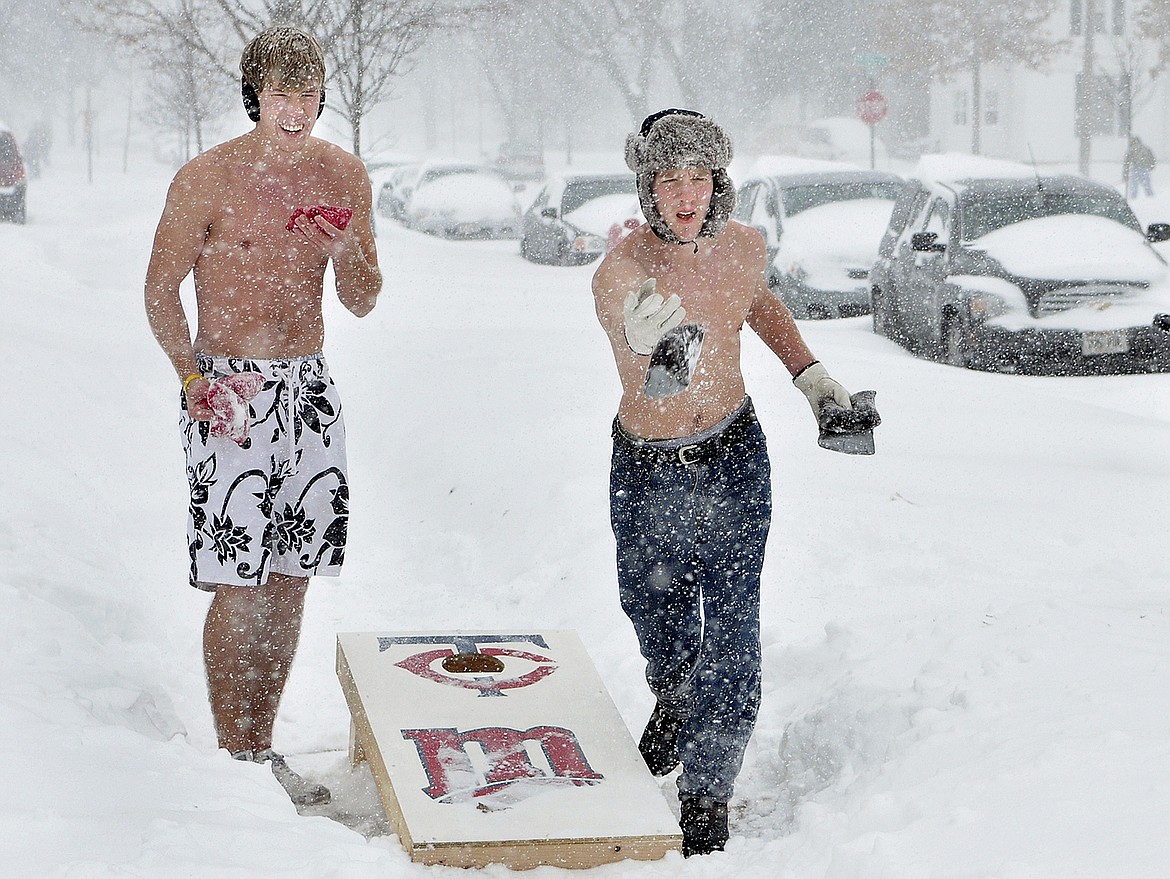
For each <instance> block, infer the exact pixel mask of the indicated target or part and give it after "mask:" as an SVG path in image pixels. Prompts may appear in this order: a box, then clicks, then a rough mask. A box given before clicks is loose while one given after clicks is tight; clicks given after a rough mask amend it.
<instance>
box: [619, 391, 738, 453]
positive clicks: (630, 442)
mask: <svg viewBox="0 0 1170 879" xmlns="http://www.w3.org/2000/svg"><path fill="white" fill-rule="evenodd" d="M755 424H756V411H755V409H753V408H752V404H751V401H748V403H747V405H745V406H744V407H743V411H742V412H740V413H739V414H738V415H737V416H735V418H733V419H732V421H731V423H730V424H728V425H727V427H725V428H723V430H721V431H719V433H717V434H715V435H714V436H709V437H707V439H705V440H700V441H699V442H697V443H691V444H689V445H680V446H676V445H669V446H662V445H658V444H656V443H653V442H650V441H647V440H640V439H637V438H635V437H633V436H631V435H630V434H629V433H627V432H626V430H625V428H623V427H622V426H621V423H620V422H619V421H618V420H617V419H616V418H615V419H614V420H613V441H614V444H615V445H617V446H619V447H620V448H622V449H624V450H625V451H626V452H628V453H629V454H631V455H633V456H634V458H636V459H637V460H638V461H639V462H641V463H644V464H648V465H654V464H683V465H690V464H706V463H708V462H709V461H714V460H716V459H718V458H722V457H723V456H724V454H725V453H726V452H727V450H728V448H730V447H731V446H733V445H735V444H736V443H739V442H742V441H743V440H744V439H746V438H747V435H748V433H749V432H750V431H751V429H752V427H753V426H754V425H755Z"/></svg>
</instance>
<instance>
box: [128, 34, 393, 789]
mask: <svg viewBox="0 0 1170 879" xmlns="http://www.w3.org/2000/svg"><path fill="white" fill-rule="evenodd" d="M240 70H241V72H242V74H243V76H242V91H243V97H244V106H245V109H246V110H247V111H248V115H249V116H250V118H251V119H252V120H253V121H254V122H255V123H256V126H255V128H254V129H253V130H252V131H250V132H248V133H247V134H244V135H242V136H241V137H237V138H235V139H234V140H230V141H228V142H227V143H224V144H221V145H220V146H217V147H215V148H213V149H211V150H209V151H207V152H206V153H204V154H202V155H200V156H198V157H197V158H195V159H193V160H192V161H191V162H189V163H188V164H187V165H185V166H184V167H183V168H182V169H181V170H180V171H179V173H178V174H177V175H176V176H175V179H174V182H173V183H172V184H171V187H170V191H169V192H168V194H167V201H166V206H165V208H164V209H163V214H162V219H161V220H160V221H159V225H158V231H157V232H156V234H155V239H154V248H153V250H152V252H151V259H150V266H149V268H148V270H147V275H146V312H147V316H148V318H149V320H150V326H151V329H152V330H153V332H154V335H155V338H156V339H158V342H159V344H160V345H161V346H162V349H163V351H164V352H166V355H167V357H169V358H170V361H171V364H172V366H173V367H174V370H175V374H176V375H177V376H178V379H179V382H180V383H181V385H182V393H181V394H180V407H181V410H182V411H181V414H180V427H181V432H182V437H183V445H184V448H185V450H186V455H187V477H188V481H189V483H190V489H191V505H190V512H189V519H188V524H187V537H188V545H189V550H190V556H191V573H190V580H191V584H192V585H194V586H196V587H198V588H200V589H204V590H208V591H212V592H214V596H213V598H212V600H211V607H210V609H209V611H208V614H207V619H206V623H205V625H204V632H203V643H204V662H205V665H206V669H207V681H208V691H209V695H210V701H211V710H212V714H213V717H214V721H215V728H216V734H217V736H218V740H219V745H220V747H222V748H225V749H226V750H228V751H229V752H230V753H231V754H232V756H234V757H236V758H237V759H242V760H251V761H255V762H268V763H270V764H271V767H272V771H273V773H274V774H275V775H276V776H277V778H278V779H279V780H280V781H281V783H282V784H283V785H284V786H285V788H286V789H287V790H288V792H289V794H290V796H292V798H293V800H294V801H296V802H297V803H299V804H317V803H323V802H328V800H329V791H328V790H327V789H326V788H324V787H322V786H321V785H316V784H311V783H309V782H308V781H306V780H305V779H303V778H301V777H300V776H298V775H297V774H296V773H294V772H292V770H291V769H289V768H288V766H287V764H286V762H285V761H284V758H283V757H281V755H280V754H278V753H276V752H275V751H273V750H272V727H273V724H274V722H275V719H276V713H277V707H278V705H279V702H280V697H281V694H282V692H283V691H284V686H285V683H286V681H287V679H288V672H289V668H290V666H291V664H292V660H293V656H294V653H295V652H296V646H297V641H298V638H299V636H300V629H301V617H302V611H303V607H304V599H305V592H306V589H307V587H308V582H309V577H310V576H313V575H315V574H316V575H326V576H329V575H336V574H337V573H338V572H339V570H340V568H341V564H342V560H343V556H344V550H345V539H346V526H347V521H348V501H349V485H348V481H347V477H346V468H345V427H344V424H343V422H342V418H341V402H340V400H339V399H338V396H337V390H336V388H335V386H334V384H333V382H332V380H331V379H330V377H329V371H328V368H327V366H326V363H325V360H324V357H323V356H322V354H321V351H322V346H323V342H324V323H323V321H322V314H321V304H322V297H323V292H324V291H323V288H324V277H325V269H326V266H328V265H329V264H330V263H332V266H333V273H334V276H335V279H336V289H337V296H338V298H339V299H340V300H341V302H342V304H343V305H344V306H345V307H346V308H347V309H349V311H351V312H353V313H354V314H355V315H357V316H358V317H362V316H364V315H366V314H368V313H369V311H370V310H371V309H372V308H373V307H374V303H375V302H376V300H377V296H378V292H379V291H380V289H381V286H382V276H381V273H380V272H379V270H378V258H377V253H376V250H375V246H374V238H373V232H372V227H371V218H370V210H371V194H370V181H369V178H368V176H367V175H366V172H365V169H364V167H363V166H362V164H361V162H360V161H359V160H358V159H357V158H355V157H354V156H352V155H350V154H349V153H347V152H345V151H344V150H342V149H340V148H338V147H335V146H333V145H332V144H329V143H326V142H325V141H322V140H319V139H317V138H314V137H312V131H313V125H314V123H315V122H316V120H317V117H318V115H319V114H320V111H321V108H322V107H323V105H324V83H325V64H324V58H323V55H322V52H321V48H320V46H319V45H318V44H317V42H316V40H314V39H313V37H312V36H310V35H309V34H306V33H304V32H303V31H300V30H298V29H296V28H291V27H275V28H270V29H269V30H266V31H265V32H264V33H262V34H260V35H259V36H257V37H256V38H255V39H254V40H253V41H252V42H251V43H249V44H248V46H247V47H246V48H245V49H244V53H243V56H242V58H241V61H240ZM321 205H326V206H329V207H331V208H342V209H344V210H341V211H332V210H329V211H325V212H324V214H321V213H319V212H318V211H310V212H309V214H308V215H306V214H305V213H304V209H305V208H312V207H318V206H321ZM298 208H299V209H301V210H299V211H298ZM346 211H348V212H350V213H349V215H348V217H347V215H346ZM294 214H296V217H295V219H293V217H294ZM347 219H348V222H347ZM192 272H193V273H194V279H195V301H196V311H197V318H198V326H197V330H196V333H195V339H194V342H192V340H191V332H190V327H189V324H188V321H187V315H186V313H185V311H184V308H183V304H182V302H181V300H180V296H179V285H180V284H181V282H182V281H183V280H184V278H186V276H187V275H188V274H189V273H192Z"/></svg>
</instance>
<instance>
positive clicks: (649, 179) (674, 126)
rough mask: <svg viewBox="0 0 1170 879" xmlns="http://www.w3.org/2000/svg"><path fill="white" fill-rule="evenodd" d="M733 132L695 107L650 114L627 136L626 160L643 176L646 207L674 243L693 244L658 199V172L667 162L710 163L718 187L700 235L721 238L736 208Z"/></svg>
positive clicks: (679, 164) (641, 196)
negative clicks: (731, 168) (662, 209)
mask: <svg viewBox="0 0 1170 879" xmlns="http://www.w3.org/2000/svg"><path fill="white" fill-rule="evenodd" d="M731 155H732V151H731V138H729V137H728V136H727V132H725V131H724V130H723V129H722V128H720V127H719V126H718V125H716V124H715V123H714V122H712V121H711V120H710V119H708V118H707V117H706V116H704V115H702V114H701V113H696V112H695V111H694V110H673V109H672V110H662V111H660V112H658V113H654V114H652V115H650V116H647V117H646V120H645V121H644V122H643V123H642V128H641V130H639V131H637V132H635V133H634V134H631V135H630V136H629V137H627V138H626V164H627V165H629V167H630V170H631V171H633V172H634V174H635V176H636V178H637V182H638V199H639V201H641V203H642V213H643V214H645V216H646V222H648V223H649V224H650V228H651V229H653V230H654V233H655V234H656V235H657V236H658V237H659V238H661V239H662V240H663V241H666V242H667V243H669V244H691V243H692V242H690V241H683V240H682V239H680V238H679V237H678V236H677V235H675V234H674V232H672V231H671V230H670V227H669V226H667V225H666V221H665V220H663V219H662V214H660V213H659V212H658V206H657V205H656V204H655V202H654V191H653V184H654V174H655V172H657V171H663V170H665V169H667V168H690V167H698V168H710V169H711V175H712V178H713V179H712V182H713V184H714V192H713V193H712V195H711V207H710V208H709V209H708V210H707V216H706V218H705V219H704V220H703V226H702V228H701V229H700V230H699V237H700V238H715V237H716V236H717V235H718V234H719V233H720V232H722V231H723V229H724V228H725V227H726V226H727V221H728V220H729V219H730V218H731V212H732V210H734V208H735V187H734V186H732V184H731V178H730V177H728V176H727V166H728V165H729V164H731Z"/></svg>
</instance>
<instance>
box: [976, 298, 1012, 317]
mask: <svg viewBox="0 0 1170 879" xmlns="http://www.w3.org/2000/svg"><path fill="white" fill-rule="evenodd" d="M967 305H968V306H969V307H970V309H971V316H972V317H976V318H989V317H998V316H999V315H1001V314H1004V313H1005V312H1006V311H1007V305H1006V304H1005V303H1004V301H1003V300H1002V299H1000V298H999V297H998V296H994V295H992V294H991V293H976V294H974V295H973V296H971V297H970V298H969V299H968V300H967Z"/></svg>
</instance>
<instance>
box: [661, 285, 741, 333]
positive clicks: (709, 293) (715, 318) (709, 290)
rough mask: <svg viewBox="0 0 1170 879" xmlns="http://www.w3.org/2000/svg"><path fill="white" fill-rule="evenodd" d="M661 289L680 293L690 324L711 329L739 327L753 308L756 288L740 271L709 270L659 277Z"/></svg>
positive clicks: (673, 293) (664, 293)
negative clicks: (697, 324) (722, 326)
mask: <svg viewBox="0 0 1170 879" xmlns="http://www.w3.org/2000/svg"><path fill="white" fill-rule="evenodd" d="M657 289H658V292H659V293H661V294H662V296H663V297H669V296H671V295H677V296H678V297H679V299H681V300H682V305H683V308H685V309H686V311H687V317H686V320H687V322H688V323H700V324H705V325H707V326H708V327H710V328H712V329H713V328H715V327H716V326H719V325H725V326H727V327H729V328H738V327H739V325H740V324H742V323H743V321H744V319H745V318H746V317H747V313H748V311H749V310H750V309H751V304H752V297H753V290H752V287H751V285H749V284H748V283H747V282H746V279H745V278H743V277H742V275H741V274H740V273H736V272H706V273H696V274H693V275H692V274H689V273H688V274H684V275H674V276H670V275H667V276H665V277H660V278H659V279H658V284H657Z"/></svg>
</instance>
